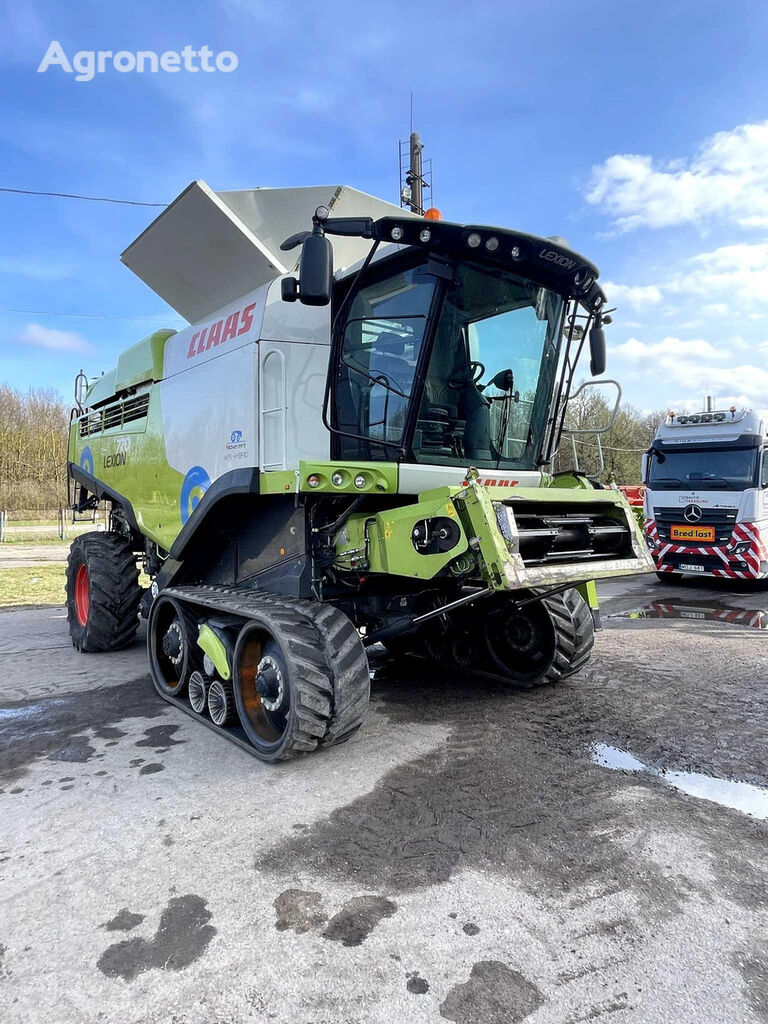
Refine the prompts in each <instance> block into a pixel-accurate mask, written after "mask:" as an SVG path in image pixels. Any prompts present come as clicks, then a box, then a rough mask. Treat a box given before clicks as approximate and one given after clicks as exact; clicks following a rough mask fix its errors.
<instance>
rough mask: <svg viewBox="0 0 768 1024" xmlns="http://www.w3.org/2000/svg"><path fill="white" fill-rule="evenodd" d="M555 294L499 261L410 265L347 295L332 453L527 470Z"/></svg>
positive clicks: (545, 405) (559, 315)
mask: <svg viewBox="0 0 768 1024" xmlns="http://www.w3.org/2000/svg"><path fill="white" fill-rule="evenodd" d="M563 306H564V300H563V298H562V297H561V296H560V295H559V294H557V293H555V292H552V291H550V290H548V289H546V288H542V287H540V286H538V285H536V284H535V283H534V282H532V281H529V280H527V279H525V278H522V277H520V276H518V275H515V274H512V273H508V272H506V271H504V270H501V269H499V268H494V269H493V270H488V269H485V268H483V267H480V266H476V265H472V264H461V265H459V266H457V267H455V268H454V272H453V275H452V280H450V281H448V280H445V278H442V277H436V276H434V275H433V274H431V273H430V272H429V270H428V268H426V267H416V268H411V269H409V270H406V271H404V272H402V273H400V274H397V275H393V276H390V277H387V278H385V279H383V280H380V281H377V282H373V283H371V284H369V285H366V286H365V287H363V288H361V289H360V291H359V292H358V293H357V294H356V296H355V298H354V300H353V302H352V305H351V308H350V311H349V316H348V319H347V323H346V326H345V329H344V336H343V340H342V345H341V354H340V364H339V369H338V373H337V375H336V385H335V392H336V394H335V400H334V407H335V421H336V423H335V425H336V428H337V430H338V431H340V432H341V437H340V447H341V455H342V457H356V458H368V459H386V458H389V459H392V460H395V459H396V458H398V457H402V453H403V452H406V453H408V456H409V457H411V458H413V459H415V460H416V461H418V462H425V463H437V464H447V465H466V464H467V463H468V462H470V463H471V464H472V465H476V466H478V467H479V468H483V469H499V468H504V467H509V468H533V467H534V466H535V464H536V459H537V457H538V453H539V451H540V449H541V442H542V439H543V435H544V431H545V429H546V423H547V417H548V412H549V406H550V396H551V394H552V389H553V386H554V378H555V374H556V371H557V362H558V339H559V337H560V332H561V325H562V320H563Z"/></svg>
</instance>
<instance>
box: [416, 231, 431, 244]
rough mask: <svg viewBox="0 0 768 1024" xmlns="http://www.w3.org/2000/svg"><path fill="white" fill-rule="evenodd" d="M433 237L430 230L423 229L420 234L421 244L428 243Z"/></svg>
mask: <svg viewBox="0 0 768 1024" xmlns="http://www.w3.org/2000/svg"><path fill="white" fill-rule="evenodd" d="M431 237H432V232H431V231H430V230H429V228H422V229H421V231H420V232H419V241H420V242H428V241H429V240H430V238H431Z"/></svg>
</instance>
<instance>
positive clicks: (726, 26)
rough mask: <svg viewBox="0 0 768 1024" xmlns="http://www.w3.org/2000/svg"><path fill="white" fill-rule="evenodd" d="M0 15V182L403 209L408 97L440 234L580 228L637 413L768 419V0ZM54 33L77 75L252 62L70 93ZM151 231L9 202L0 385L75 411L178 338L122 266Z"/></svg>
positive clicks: (2, 10)
mask: <svg viewBox="0 0 768 1024" xmlns="http://www.w3.org/2000/svg"><path fill="white" fill-rule="evenodd" d="M0 18H1V19H2V21H1V22H0V24H2V25H3V28H4V31H3V33H2V35H0V188H6V189H28V190H36V191H46V192H67V193H80V194H84V195H90V196H103V197H111V198H118V199H126V200H132V201H135V202H143V203H167V202H170V201H171V200H172V199H173V198H174V197H175V196H176V195H178V194H179V192H181V191H182V190H183V189H184V188H185V187H186V186H187V185H188V184H189V182H190V181H192V180H195V179H198V178H201V179H203V180H205V181H206V182H207V183H208V184H209V185H210V186H211V187H212V188H213V189H214V190H217V191H222V190H226V189H240V188H250V187H254V186H257V185H260V186H277V187H279V186H291V185H312V184H331V183H333V184H336V183H338V184H341V183H344V184H349V185H352V186H355V187H356V188H360V189H362V190H363V191H366V192H369V193H372V194H374V195H378V196H381V197H382V198H384V199H389V200H390V201H394V202H396V201H397V194H398V175H397V143H398V140H399V139H404V138H406V137H407V134H408V131H409V105H410V95H411V93H413V97H414V99H413V106H414V127H415V128H417V129H418V130H419V131H420V133H421V135H422V138H423V140H424V142H425V146H426V155H427V156H429V157H431V159H432V161H433V167H434V185H435V189H434V202H435V205H437V206H438V207H440V209H441V210H442V212H443V215H444V217H445V219H447V220H454V221H460V222H465V223H482V224H495V225H500V226H504V227H510V228H517V229H520V230H523V231H528V232H531V233H534V234H539V235H550V234H557V235H561V236H563V237H565V238H566V239H567V240H568V242H569V243H570V244H571V246H572V247H573V248H575V249H577V250H578V251H579V252H581V253H583V254H584V255H585V256H587V257H588V258H590V259H591V260H592V261H593V262H595V263H596V264H597V265H598V266H599V267H600V270H601V281H602V282H603V284H604V288H605V291H606V293H607V296H608V299H609V301H610V305H615V306H616V307H617V310H616V313H615V314H614V323H613V324H612V325H611V326H610V327H609V328H608V329H607V338H608V347H609V348H608V371H607V376H610V377H614V378H617V379H618V380H619V381H620V383H621V385H622V387H623V389H624V396H625V399H626V400H628V401H630V402H631V403H632V404H633V405H635V406H636V407H637V408H639V409H641V410H652V409H661V408H675V409H681V408H683V407H688V408H701V403H702V400H703V397H704V396H705V395H706V394H711V395H713V396H714V397H715V399H716V402H717V404H718V405H719V406H722V405H730V404H731V403H732V402H733V403H736V404H739V405H741V404H745V405H756V406H759V407H764V406H765V407H768V62H766V60H765V52H766V50H767V49H768V4H763V3H755V2H754V0H731V2H730V3H728V4H722V3H721V2H719V0H718V2H712V0H695V2H690V0H665V2H658V0H645V2H644V3H636V2H632V0H626V2H623V3H620V2H618V0H582V2H580V3H574V2H573V0H538V2H537V3H536V4H530V3H528V2H525V3H522V2H519V0H506V2H501V0H497V2H494V3H490V2H487V0H476V2H474V3H472V4H467V3H465V2H462V3H458V2H456V0H444V2H443V3H441V4H430V5H425V4H421V5H418V4H412V3H411V4H406V3H401V2H392V3H386V2H384V3H381V2H379V3H370V2H367V0H359V2H358V3H356V4H355V5H351V4H349V3H338V2H336V0H327V2H325V3H323V4H318V3H309V2H307V0H294V2H293V3H291V4H290V5H289V4H285V3H283V4H281V3H276V2H274V0H273V2H271V3H269V2H266V0H210V2H208V3H205V4H192V3H181V2H179V0H168V2H167V3H163V4H159V5H158V4H154V3H152V4H150V3H147V2H145V0H134V2H132V3H130V4H128V3H124V2H121V0H118V2H113V3H109V4H105V3H103V2H99V3H92V2H88V0H85V2H80V3H78V4H76V5H66V6H65V5H63V4H61V3H60V2H56V3H53V2H51V3H44V2H36V0H28V2H25V3H23V4H19V3H18V2H17V0H0ZM54 40H55V41H57V42H58V43H59V44H60V47H61V51H62V52H63V53H64V54H65V55H66V57H67V58H68V59H69V61H70V62H72V61H73V60H74V55H75V54H76V53H78V52H80V51H97V50H111V51H113V52H116V51H118V50H124V51H128V52H136V51H138V50H143V51H147V50H150V51H155V52H157V53H158V54H159V53H162V52H164V51H167V50H174V51H181V50H182V49H183V48H184V47H185V46H191V47H192V48H193V49H194V50H199V48H200V47H201V46H203V45H205V46H208V47H209V48H210V49H211V51H213V52H214V53H221V52H222V51H230V52H232V53H234V54H235V55H236V57H237V67H236V69H235V70H232V71H228V72H227V71H211V72H205V71H202V70H197V71H195V72H192V71H188V70H179V71H178V72H173V73H172V72H164V71H158V72H157V73H150V72H145V73H143V74H139V73H136V72H123V73H121V72H119V71H117V70H115V69H114V68H112V67H111V66H109V65H108V66H106V69H105V70H104V71H103V72H102V73H97V74H94V75H93V77H92V78H91V80H90V81H76V80H75V73H76V72H74V71H73V73H68V72H67V71H65V70H64V69H63V68H62V67H61V66H59V65H56V64H52V65H51V66H50V67H48V69H47V70H46V71H44V72H39V71H38V67H39V66H40V64H41V61H42V60H43V57H44V55H45V54H46V52H47V51H48V50H49V46H50V44H51V42H52V41H54ZM194 63H197V64H199V59H198V60H197V61H196V62H194ZM81 66H82V65H81ZM159 212H160V211H159V209H157V208H150V207H144V206H129V205H115V204H111V203H97V202H83V201H77V200H73V199H61V198H50V197H42V196H28V195H19V194H14V193H9V192H2V191H0V382H3V381H5V382H8V383H9V384H11V385H12V386H14V387H17V388H21V389H27V388H29V387H46V388H47V387H51V388H56V389H57V390H58V391H59V392H60V393H61V394H62V395H63V396H64V397H65V398H66V399H69V398H70V395H71V391H72V381H73V378H74V376H75V374H76V372H77V371H78V370H79V369H80V368H81V367H83V368H84V369H85V370H86V372H87V373H88V374H89V375H95V374H97V373H100V372H101V371H102V370H106V369H109V368H110V367H111V366H112V365H114V363H115V361H116V358H117V355H118V353H119V352H120V351H121V350H122V349H123V348H125V347H126V346H127V345H130V344H132V343H133V342H135V341H138V340H139V339H140V338H142V337H144V336H145V335H146V334H148V333H150V332H151V331H153V330H155V329H158V328H160V327H162V326H169V327H173V328H176V329H178V328H179V327H181V326H183V325H184V321H182V320H180V318H179V316H178V314H176V313H175V312H174V311H173V310H171V309H170V308H169V307H168V306H166V305H165V303H164V302H163V301H162V300H161V299H160V298H159V297H158V296H156V295H154V293H153V292H152V291H151V290H150V289H149V288H148V287H147V286H146V285H144V284H143V283H142V282H141V281H139V280H138V279H137V278H135V277H134V276H133V275H132V274H131V272H130V271H129V270H127V269H126V268H125V267H124V266H123V265H122V264H121V263H120V259H119V255H120V253H121V252H122V251H123V249H125V247H126V246H127V245H128V244H129V243H130V242H131V241H132V240H133V239H134V238H135V237H136V236H137V235H138V234H139V233H140V232H141V231H142V230H143V229H144V228H145V227H146V226H147V225H148V224H149V223H150V221H151V220H152V219H154V217H155V216H156V215H157V214H158V213H159ZM586 372H587V371H586V367H585V374H586Z"/></svg>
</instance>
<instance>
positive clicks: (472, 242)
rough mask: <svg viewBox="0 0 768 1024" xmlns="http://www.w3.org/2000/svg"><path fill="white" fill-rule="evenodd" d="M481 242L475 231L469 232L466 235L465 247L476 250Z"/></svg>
mask: <svg viewBox="0 0 768 1024" xmlns="http://www.w3.org/2000/svg"><path fill="white" fill-rule="evenodd" d="M481 242H482V238H481V237H480V235H478V233H477V232H476V231H470V233H469V234H468V235H467V245H468V246H469V248H470V249H477V247H478V246H479V245H480V243H481Z"/></svg>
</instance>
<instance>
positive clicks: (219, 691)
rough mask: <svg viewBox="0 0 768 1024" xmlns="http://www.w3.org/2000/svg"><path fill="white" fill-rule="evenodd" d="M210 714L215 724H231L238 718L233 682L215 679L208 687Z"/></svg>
mask: <svg viewBox="0 0 768 1024" xmlns="http://www.w3.org/2000/svg"><path fill="white" fill-rule="evenodd" d="M208 714H209V715H210V716H211V720H212V721H213V724H214V725H219V726H221V725H231V724H232V722H234V721H235V719H236V718H237V708H236V707H235V694H234V690H233V687H232V683H225V682H223V680H221V679H214V681H213V682H212V683H211V685H210V686H209V687H208Z"/></svg>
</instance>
